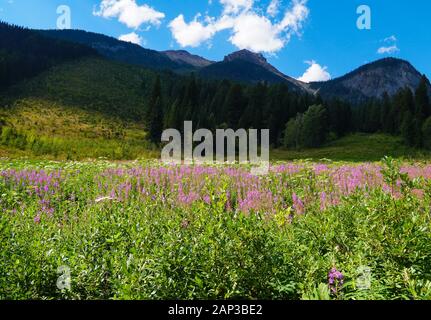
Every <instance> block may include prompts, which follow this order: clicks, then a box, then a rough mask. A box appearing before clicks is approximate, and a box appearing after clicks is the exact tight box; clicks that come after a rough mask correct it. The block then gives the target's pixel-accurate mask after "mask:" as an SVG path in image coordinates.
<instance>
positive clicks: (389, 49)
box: [377, 35, 400, 54]
mask: <svg viewBox="0 0 431 320" xmlns="http://www.w3.org/2000/svg"><path fill="white" fill-rule="evenodd" d="M381 42H385V43H387V45H386V46H382V47H380V48H379V49H377V53H378V54H392V53H397V52H399V51H400V49H399V48H398V46H397V42H398V39H397V37H396V36H395V35H392V36H390V37H387V38H385V39H383V40H381Z"/></svg>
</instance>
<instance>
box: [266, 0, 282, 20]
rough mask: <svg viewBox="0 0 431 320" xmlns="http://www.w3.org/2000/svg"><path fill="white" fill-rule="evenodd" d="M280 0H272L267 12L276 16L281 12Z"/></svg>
mask: <svg viewBox="0 0 431 320" xmlns="http://www.w3.org/2000/svg"><path fill="white" fill-rule="evenodd" d="M279 7H280V0H271V3H270V4H269V6H268V8H267V9H266V13H267V14H269V15H270V16H271V17H275V16H276V15H277V14H278V12H279Z"/></svg>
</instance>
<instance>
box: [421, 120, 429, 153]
mask: <svg viewBox="0 0 431 320" xmlns="http://www.w3.org/2000/svg"><path fill="white" fill-rule="evenodd" d="M422 138H423V146H424V147H425V148H426V149H428V150H431V117H429V118H428V119H426V120H425V122H424V124H423V125H422Z"/></svg>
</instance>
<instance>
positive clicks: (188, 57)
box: [162, 50, 214, 68]
mask: <svg viewBox="0 0 431 320" xmlns="http://www.w3.org/2000/svg"><path fill="white" fill-rule="evenodd" d="M162 53H164V54H165V55H166V56H167V57H168V58H169V59H171V60H172V61H175V62H179V63H186V64H188V65H191V66H194V67H196V68H203V67H207V66H209V65H211V64H213V63H214V61H210V60H207V59H205V58H202V57H200V56H197V55H194V54H191V53H189V52H188V51H185V50H169V51H163V52H162Z"/></svg>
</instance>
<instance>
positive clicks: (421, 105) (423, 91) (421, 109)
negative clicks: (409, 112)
mask: <svg viewBox="0 0 431 320" xmlns="http://www.w3.org/2000/svg"><path fill="white" fill-rule="evenodd" d="M428 88H429V81H428V79H427V78H426V76H425V75H423V76H422V79H421V82H420V84H419V86H418V88H417V89H416V92H415V104H416V115H417V117H418V119H419V120H420V121H421V122H424V121H425V119H427V118H428V117H429V116H430V115H431V114H430V100H429V97H428Z"/></svg>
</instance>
